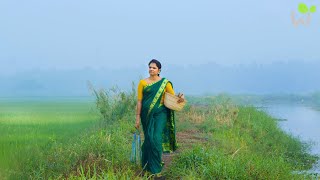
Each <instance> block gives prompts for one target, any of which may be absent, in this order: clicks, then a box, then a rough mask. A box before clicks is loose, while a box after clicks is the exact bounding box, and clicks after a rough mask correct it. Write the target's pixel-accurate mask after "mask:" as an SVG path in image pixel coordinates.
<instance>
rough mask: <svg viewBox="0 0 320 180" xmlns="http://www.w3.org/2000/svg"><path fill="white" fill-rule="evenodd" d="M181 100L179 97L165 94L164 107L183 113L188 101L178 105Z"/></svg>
mask: <svg viewBox="0 0 320 180" xmlns="http://www.w3.org/2000/svg"><path fill="white" fill-rule="evenodd" d="M179 99H180V98H179V97H177V96H175V95H172V94H170V93H167V92H165V95H164V105H165V106H166V107H167V108H169V109H171V110H174V111H181V110H182V108H183V107H184V105H186V100H184V101H183V102H181V103H178V100H179Z"/></svg>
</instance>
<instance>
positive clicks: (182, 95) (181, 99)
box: [178, 93, 184, 103]
mask: <svg viewBox="0 0 320 180" xmlns="http://www.w3.org/2000/svg"><path fill="white" fill-rule="evenodd" d="M178 97H179V99H178V103H182V102H184V94H182V93H179V94H178Z"/></svg>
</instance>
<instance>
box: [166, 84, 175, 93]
mask: <svg viewBox="0 0 320 180" xmlns="http://www.w3.org/2000/svg"><path fill="white" fill-rule="evenodd" d="M166 92H167V93H170V94H173V95H174V90H173V88H172V84H171V82H168V83H167V85H166Z"/></svg>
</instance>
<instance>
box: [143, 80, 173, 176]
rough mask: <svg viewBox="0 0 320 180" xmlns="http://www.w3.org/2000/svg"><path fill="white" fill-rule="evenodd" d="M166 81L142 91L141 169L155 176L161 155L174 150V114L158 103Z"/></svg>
mask: <svg viewBox="0 0 320 180" xmlns="http://www.w3.org/2000/svg"><path fill="white" fill-rule="evenodd" d="M167 83H171V82H169V81H168V80H167V79H165V78H162V79H161V80H160V81H158V82H156V83H154V84H151V85H147V86H145V87H144V89H143V99H142V107H141V123H142V128H143V132H144V142H143V145H142V148H141V149H142V159H141V161H142V168H145V170H147V171H149V172H151V173H153V174H155V173H160V172H161V170H162V166H163V163H162V153H163V152H172V151H174V150H176V148H177V143H176V138H175V121H174V112H173V111H172V110H170V109H168V108H166V107H165V106H164V105H163V104H161V103H160V101H161V99H162V96H163V92H164V90H165V88H166V85H167Z"/></svg>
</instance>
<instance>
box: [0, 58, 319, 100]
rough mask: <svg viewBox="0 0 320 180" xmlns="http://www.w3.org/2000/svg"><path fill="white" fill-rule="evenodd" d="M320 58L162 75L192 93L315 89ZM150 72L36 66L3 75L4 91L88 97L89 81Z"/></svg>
mask: <svg viewBox="0 0 320 180" xmlns="http://www.w3.org/2000/svg"><path fill="white" fill-rule="evenodd" d="M319 67H320V63H319V62H308V63H307V62H299V61H291V62H278V63H271V64H250V65H234V66H223V65H219V64H215V63H208V64H201V65H183V64H182V65H170V64H163V69H162V73H161V75H162V76H163V77H166V78H168V79H169V80H171V81H172V83H173V86H174V88H175V90H176V91H179V92H185V93H186V94H190V95H202V94H216V93H222V92H224V93H232V94H241V93H249V94H272V93H298V94H301V93H310V92H315V91H318V90H320V83H318V79H320V73H319V70H318V68H319ZM147 76H148V67H147V61H146V65H145V66H140V67H132V68H114V69H111V68H100V69H97V68H96V69H94V68H82V69H69V70H59V69H46V70H45V69H33V70H28V71H21V72H18V73H15V74H11V75H3V76H1V77H0V82H1V84H0V96H3V97H5V96H89V95H91V92H90V91H89V90H88V87H87V82H88V81H90V82H91V83H92V84H93V85H94V86H95V87H97V88H110V87H112V86H115V85H117V86H118V87H119V88H120V89H122V90H130V89H131V85H132V82H133V81H134V82H135V84H136V85H137V83H138V81H139V79H140V78H145V77H147Z"/></svg>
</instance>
